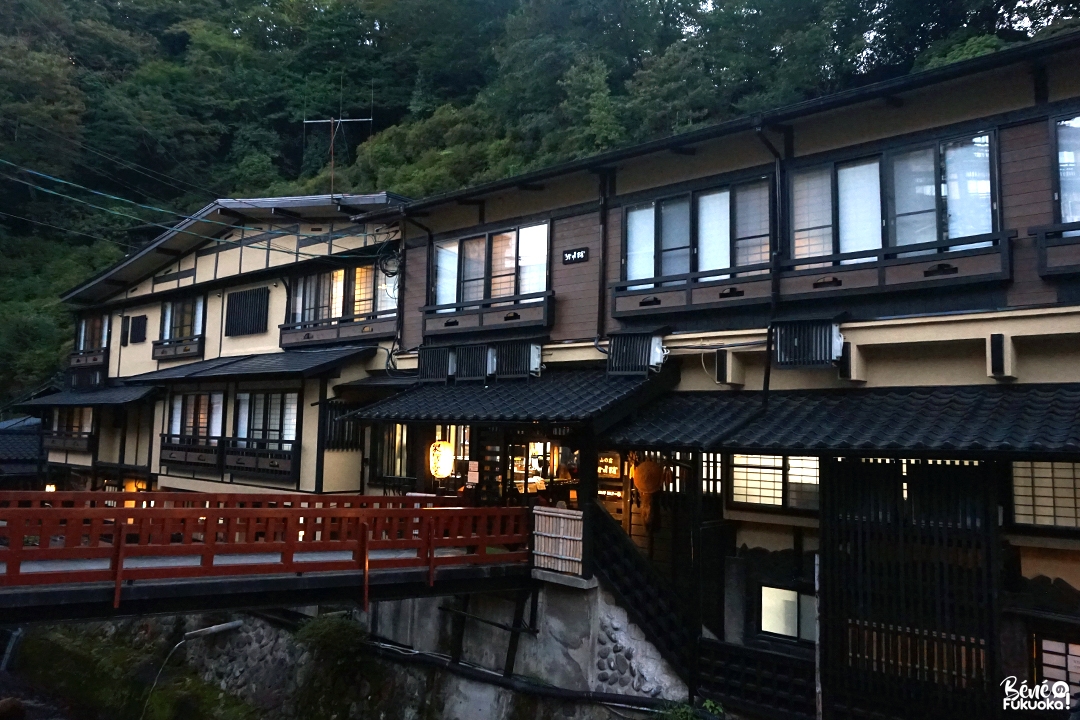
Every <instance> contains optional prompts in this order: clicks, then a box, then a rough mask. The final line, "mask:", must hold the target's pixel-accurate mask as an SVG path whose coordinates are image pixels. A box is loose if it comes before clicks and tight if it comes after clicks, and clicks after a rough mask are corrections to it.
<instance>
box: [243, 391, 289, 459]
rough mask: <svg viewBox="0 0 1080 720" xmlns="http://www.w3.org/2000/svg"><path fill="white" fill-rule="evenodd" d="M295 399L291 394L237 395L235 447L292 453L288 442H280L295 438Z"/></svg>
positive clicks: (256, 393)
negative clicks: (289, 451)
mask: <svg viewBox="0 0 1080 720" xmlns="http://www.w3.org/2000/svg"><path fill="white" fill-rule="evenodd" d="M297 398H298V394H297V393H294V392H284V393H282V392H255V393H247V392H244V393H237V394H236V437H237V439H238V442H237V447H253V448H259V449H263V450H291V449H292V443H291V442H281V441H292V440H295V439H296V413H297ZM240 441H245V442H240Z"/></svg>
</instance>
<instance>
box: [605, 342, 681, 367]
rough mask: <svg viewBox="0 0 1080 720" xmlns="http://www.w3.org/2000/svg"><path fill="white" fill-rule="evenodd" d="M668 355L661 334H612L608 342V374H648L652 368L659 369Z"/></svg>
mask: <svg viewBox="0 0 1080 720" xmlns="http://www.w3.org/2000/svg"><path fill="white" fill-rule="evenodd" d="M666 355H667V351H666V350H664V343H663V338H661V337H660V336H659V335H648V334H645V333H625V334H619V335H612V336H611V340H610V341H609V342H608V357H607V371H608V375H646V374H648V372H649V371H650V370H654V371H655V370H659V369H660V366H661V365H663V364H664V357H665V356H666Z"/></svg>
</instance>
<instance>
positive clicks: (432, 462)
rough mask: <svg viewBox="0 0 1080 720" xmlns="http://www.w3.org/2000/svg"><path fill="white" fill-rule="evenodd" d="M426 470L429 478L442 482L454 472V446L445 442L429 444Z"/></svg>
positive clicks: (437, 441) (438, 441)
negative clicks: (428, 471) (429, 471)
mask: <svg viewBox="0 0 1080 720" xmlns="http://www.w3.org/2000/svg"><path fill="white" fill-rule="evenodd" d="M428 469H429V470H431V476H432V477H434V478H438V479H439V480H442V479H443V478H448V477H450V475H451V474H452V473H453V472H454V446H453V445H451V444H450V443H448V442H446V441H445V440H436V441H435V442H433V443H431V449H430V450H429V451H428Z"/></svg>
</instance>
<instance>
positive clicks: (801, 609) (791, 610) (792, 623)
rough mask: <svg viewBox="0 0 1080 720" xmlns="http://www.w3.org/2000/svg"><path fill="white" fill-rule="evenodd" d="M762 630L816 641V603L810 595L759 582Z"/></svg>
mask: <svg viewBox="0 0 1080 720" xmlns="http://www.w3.org/2000/svg"><path fill="white" fill-rule="evenodd" d="M761 631H762V632H767V633H772V634H774V635H786V636H787V637H791V638H799V639H800V640H806V641H809V642H816V641H817V604H816V601H815V598H814V596H813V595H805V594H802V593H799V592H796V591H795V590H786V589H783V588H775V587H768V586H765V585H762V586H761Z"/></svg>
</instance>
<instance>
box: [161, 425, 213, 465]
mask: <svg viewBox="0 0 1080 720" xmlns="http://www.w3.org/2000/svg"><path fill="white" fill-rule="evenodd" d="M221 440H222V438H219V437H203V436H193V435H171V434H168V433H162V435H161V463H162V464H163V465H168V466H172V465H180V466H184V467H190V468H198V469H202V470H211V471H220V470H221Z"/></svg>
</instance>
